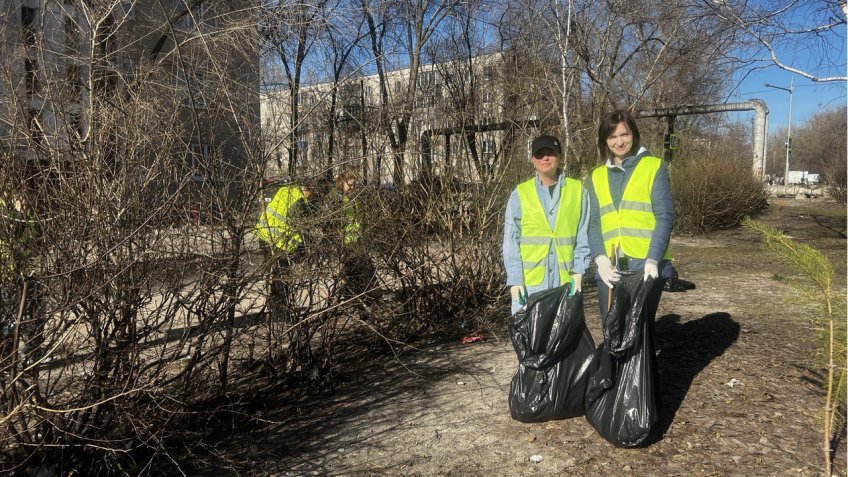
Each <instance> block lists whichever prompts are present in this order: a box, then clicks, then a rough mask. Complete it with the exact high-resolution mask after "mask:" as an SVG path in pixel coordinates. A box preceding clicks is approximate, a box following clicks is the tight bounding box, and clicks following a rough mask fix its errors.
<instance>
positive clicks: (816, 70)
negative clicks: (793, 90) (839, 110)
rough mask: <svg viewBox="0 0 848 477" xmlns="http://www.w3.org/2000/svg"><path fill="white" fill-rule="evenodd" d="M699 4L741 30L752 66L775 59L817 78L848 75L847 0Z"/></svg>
mask: <svg viewBox="0 0 848 477" xmlns="http://www.w3.org/2000/svg"><path fill="white" fill-rule="evenodd" d="M701 5H702V8H703V9H704V10H705V11H706V12H708V13H709V14H710V15H711V16H713V17H715V18H717V19H719V20H721V21H722V22H723V23H724V24H726V25H729V26H731V27H734V28H736V29H738V30H739V32H740V33H741V35H742V36H743V37H744V39H745V42H746V43H747V45H748V46H749V48H751V49H752V50H753V51H754V55H753V61H752V63H753V65H754V66H763V65H774V66H777V67H778V68H780V69H783V70H785V71H788V72H791V73H794V74H797V75H800V76H803V77H805V78H808V79H810V80H811V81H816V82H839V81H846V80H848V76H845V74H844V73H845V64H846V63H845V51H844V45H845V24H846V16H848V13H846V11H848V10H846V6H845V1H844V0H825V1H808V0H800V1H798V0H796V1H782V0H777V1H769V2H757V3H751V2H736V1H721V2H712V1H703V2H701Z"/></svg>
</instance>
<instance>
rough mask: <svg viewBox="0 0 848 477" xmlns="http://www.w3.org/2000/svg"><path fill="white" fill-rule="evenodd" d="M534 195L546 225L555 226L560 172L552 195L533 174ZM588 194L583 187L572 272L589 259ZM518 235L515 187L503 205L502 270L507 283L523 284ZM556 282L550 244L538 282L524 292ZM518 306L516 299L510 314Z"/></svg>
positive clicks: (561, 181) (556, 264)
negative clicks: (541, 275) (542, 211)
mask: <svg viewBox="0 0 848 477" xmlns="http://www.w3.org/2000/svg"><path fill="white" fill-rule="evenodd" d="M534 181H535V183H536V195H537V196H538V197H539V202H540V203H541V204H542V209H543V210H544V211H545V212H546V214H547V217H548V225H550V227H551V230H554V228H555V227H556V220H557V212H558V211H559V200H560V186H561V185H562V184H564V183H565V175H564V174H560V176H559V179H558V180H557V183H556V186H554V189H553V194H551V190H550V188H548V187H547V186H543V185H542V183H541V182H539V176H538V174H537V175H536V178H535V180H534ZM588 229H589V194H588V192H587V191H586V189H585V188H584V189H583V197H582V198H581V201H580V221H579V222H578V224H577V240H576V242H575V244H574V269H573V270H572V272H573V273H579V274H581V275H582V274H583V273H585V272H586V266H587V265H588V262H589V239H588V234H587V233H588ZM519 238H521V201H520V200H519V198H518V189H515V190H513V191H512V194H510V196H509V201H508V202H507V204H506V217H505V219H504V238H503V261H504V268H505V269H506V284H507V286H513V285H524V269H523V268H522V266H521V254H520V252H519V248H518V240H519ZM560 285H563V284H562V283H560V280H559V262H558V261H557V253H556V247H551V250H550V253H549V254H548V259H547V261H546V262H545V275H544V277H543V278H542V283H540V284H539V285H534V286H528V287H527V294H528V295H529V294H531V293H535V292H538V291H542V290H548V289H550V288H556V287H558V286H560ZM519 308H521V305H519V304H518V303H516V302H513V303H512V313H515V312H516V311H518V309H519Z"/></svg>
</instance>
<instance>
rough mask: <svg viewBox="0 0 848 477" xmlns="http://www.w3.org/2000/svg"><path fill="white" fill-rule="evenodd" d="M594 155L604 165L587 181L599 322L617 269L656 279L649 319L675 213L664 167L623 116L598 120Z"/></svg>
mask: <svg viewBox="0 0 848 477" xmlns="http://www.w3.org/2000/svg"><path fill="white" fill-rule="evenodd" d="M598 150H599V152H600V153H601V157H602V158H603V159H604V160H605V163H604V164H601V165H600V166H598V167H596V168H595V169H594V170H593V171H592V173H591V179H590V181H589V185H588V189H589V192H590V193H589V198H590V201H591V209H592V213H591V220H590V221H589V247H590V249H591V254H592V258H593V260H594V261H595V263H596V264H597V265H598V274H597V277H596V280H597V283H598V304H599V306H600V312H601V317H602V318H603V317H605V316H606V312H607V310H608V309H609V290H610V289H611V288H612V287H613V286H614V285H615V284H616V283H617V282H618V281H619V279H620V275H619V273H618V271H619V270H641V271H643V276H644V279H645V280H647V279H648V278H653V279H654V286H653V287H652V289H651V292H650V293H649V295H648V297H647V300H646V302H645V311H646V312H647V315H646V316H648V317H649V319H650V320H653V317H654V314H655V313H656V309H657V305H658V304H659V299H660V296H661V294H662V288H663V284H664V282H665V277H663V276H661V274H660V270H663V271H670V270H671V267H667V266H666V264H667V263H668V262H667V260H669V259H670V258H671V256H670V254H669V251H668V245H669V241H670V239H671V229H672V226H673V225H674V209H673V205H672V201H671V187H670V185H669V179H668V168H667V167H666V165H665V164H664V163H663V161H662V159H660V158H658V157H654V156H652V155H651V154H650V153H649V152H648V150H647V149H645V148H644V147H642V146H641V145H640V143H639V129H638V127H637V126H636V121H635V120H634V119H633V117H632V116H631V115H630V114H629V113H627V112H626V111H613V112H611V113H609V114H607V115H606V116H604V117H603V118H602V119H601V123H600V125H599V127H598Z"/></svg>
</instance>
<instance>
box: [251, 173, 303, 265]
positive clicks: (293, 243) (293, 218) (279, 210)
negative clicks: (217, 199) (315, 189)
mask: <svg viewBox="0 0 848 477" xmlns="http://www.w3.org/2000/svg"><path fill="white" fill-rule="evenodd" d="M311 195H312V192H311V189H310V188H309V187H308V186H305V185H304V186H300V187H298V186H296V185H293V184H287V185H284V186H282V187H280V188H279V189H278V190H277V192H276V194H274V198H273V199H271V202H270V203H268V205H267V206H266V207H265V210H263V211H262V214H261V215H260V216H259V222H257V224H256V227H255V228H254V232H255V233H256V237H258V238H259V240H260V241H261V242H262V244H263V246H268V247H269V248H270V249H271V250H272V251H273V252H277V251H283V252H288V253H294V252H297V251H299V250H300V249H301V248H302V247H303V235H302V232H301V231H300V230H299V228H298V227H297V226H296V222H297V221H298V220H299V219H300V218H302V217H303V216H304V215H305V214H306V210H307V205H308V202H309V197H310V196H311Z"/></svg>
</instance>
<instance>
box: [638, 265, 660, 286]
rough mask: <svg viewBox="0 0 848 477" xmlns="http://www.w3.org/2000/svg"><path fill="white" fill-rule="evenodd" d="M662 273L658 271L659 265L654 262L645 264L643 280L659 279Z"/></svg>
mask: <svg viewBox="0 0 848 477" xmlns="http://www.w3.org/2000/svg"><path fill="white" fill-rule="evenodd" d="M659 274H660V272H659V270H657V264H656V263H653V262H645V276H644V277H643V278H642V280H643V281H646V282H647V281H648V277H651V278H657V276H659Z"/></svg>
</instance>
